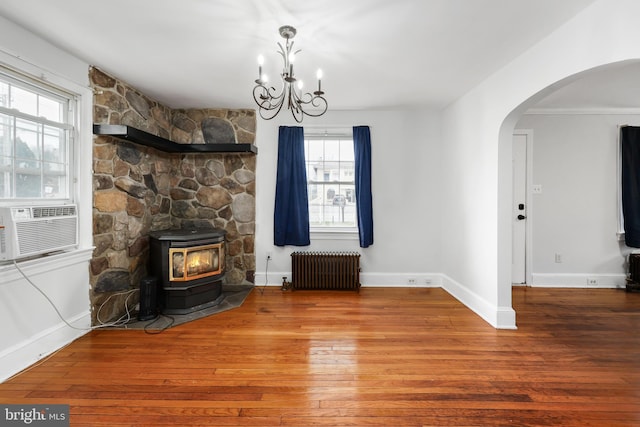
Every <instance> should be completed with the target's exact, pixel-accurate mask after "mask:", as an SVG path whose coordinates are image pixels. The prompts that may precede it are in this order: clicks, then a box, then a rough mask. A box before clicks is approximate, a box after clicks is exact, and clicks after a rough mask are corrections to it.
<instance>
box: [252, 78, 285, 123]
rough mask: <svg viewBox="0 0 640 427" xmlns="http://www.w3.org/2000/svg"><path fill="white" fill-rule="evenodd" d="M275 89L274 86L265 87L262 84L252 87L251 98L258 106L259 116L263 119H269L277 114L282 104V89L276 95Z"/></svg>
mask: <svg viewBox="0 0 640 427" xmlns="http://www.w3.org/2000/svg"><path fill="white" fill-rule="evenodd" d="M275 91H276V89H275V88H274V87H271V88H267V87H266V86H264V85H262V84H258V85H256V86H255V87H254V88H253V100H254V101H255V102H256V104H257V105H258V107H260V110H259V113H260V117H262V118H263V119H265V120H271V119H272V118H274V117H275V116H277V115H278V113H279V112H280V110H281V109H282V105H283V104H284V98H285V96H284V91H283V92H282V93H281V94H280V95H278V96H275Z"/></svg>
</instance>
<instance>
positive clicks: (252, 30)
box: [0, 0, 640, 109]
mask: <svg viewBox="0 0 640 427" xmlns="http://www.w3.org/2000/svg"><path fill="white" fill-rule="evenodd" d="M593 1H594V0H562V1H558V0H393V1H389V0H306V1H303V0H180V1H177V0H109V1H97V0H55V1H51V0H2V2H0V15H3V16H5V17H7V18H8V19H10V20H12V21H14V22H16V23H18V24H20V25H22V26H24V27H26V28H27V29H29V30H31V31H33V32H34V33H36V34H39V35H41V36H43V37H45V38H46V39H48V40H50V41H51V42H53V43H54V44H56V45H57V46H59V47H61V48H64V49H66V50H68V51H69V52H71V53H73V54H75V55H76V56H78V57H79V58H81V59H84V60H85V61H87V62H88V63H90V64H92V65H95V66H97V67H98V68H100V69H102V70H104V71H106V72H108V73H110V74H112V75H114V76H116V77H118V78H120V79H122V80H124V81H126V82H127V83H129V84H131V85H132V86H134V87H136V88H138V89H139V90H141V91H142V92H143V93H145V94H146V95H148V96H150V97H152V98H155V99H157V100H158V101H160V102H162V103H164V104H166V105H168V106H170V107H172V108H188V107H194V108H196V107H200V108H203V107H212V108H213V107H225V108H253V100H252V95H251V91H252V88H253V85H254V83H253V81H254V80H255V79H256V77H257V65H256V57H257V56H258V54H260V53H262V54H264V56H265V58H266V61H267V64H266V65H265V70H266V72H267V73H269V74H270V75H271V76H275V75H276V74H277V72H278V70H277V64H279V55H277V53H276V42H278V41H280V40H281V39H280V37H279V35H278V31H277V30H278V27H280V26H281V25H285V24H287V25H293V26H294V27H296V28H297V29H298V35H297V36H296V38H295V40H294V41H295V44H296V47H297V48H301V49H302V52H301V53H300V54H299V56H298V59H297V61H296V67H297V72H296V74H297V75H298V77H299V78H302V79H305V78H306V84H307V88H309V87H310V86H313V85H315V82H314V79H315V70H316V69H317V68H322V70H323V72H324V78H323V90H325V91H326V96H327V99H328V101H329V108H330V109H388V108H398V107H406V106H412V107H416V106H420V107H422V106H424V107H436V108H441V107H444V106H446V105H447V104H449V103H451V102H452V101H454V100H455V99H457V98H458V97H460V96H461V95H462V94H464V93H465V92H466V91H468V90H470V89H471V88H473V87H474V86H475V85H477V84H478V83H479V82H481V81H482V80H483V79H485V78H486V77H488V76H489V75H491V74H492V73H493V72H495V71H496V70H498V69H499V68H501V67H503V66H504V65H506V64H507V63H509V62H510V61H511V60H513V59H514V58H515V57H517V56H518V55H519V54H520V53H521V52H523V51H524V50H526V49H527V48H528V47H530V46H532V45H533V44H535V43H536V42H537V41H539V40H540V39H542V38H543V37H544V36H546V35H547V34H548V33H550V32H551V31H553V30H554V29H555V28H557V27H558V26H560V25H562V23H564V22H566V21H567V20H568V19H570V18H571V17H572V16H574V15H575V14H577V13H578V12H580V10H582V9H583V8H585V7H587V6H589V5H590V4H591V3H593ZM270 66H271V67H273V70H271V68H270ZM270 70H271V71H270ZM631 74H632V75H633V74H637V69H634V70H633V71H631ZM625 77H629V73H627V74H625ZM594 78H595V77H594ZM601 79H602V77H601ZM272 80H273V79H272ZM604 81H605V82H609V83H610V79H605V80H604ZM589 84H590V87H593V84H594V83H593V82H590V83H589ZM608 90H609V91H610V90H611V88H609V89H608ZM582 92H583V89H580V88H578V89H576V91H574V92H571V93H570V95H572V96H578V95H582V96H583V97H584V94H583V93H582ZM638 93H639V94H640V88H639V92H638ZM636 98H637V97H636ZM582 101H584V100H582ZM545 102H547V103H548V104H549V106H554V107H557V106H558V105H559V104H561V103H562V102H568V100H567V99H553V98H548V99H547V100H545ZM589 102H600V101H593V100H591V101H589Z"/></svg>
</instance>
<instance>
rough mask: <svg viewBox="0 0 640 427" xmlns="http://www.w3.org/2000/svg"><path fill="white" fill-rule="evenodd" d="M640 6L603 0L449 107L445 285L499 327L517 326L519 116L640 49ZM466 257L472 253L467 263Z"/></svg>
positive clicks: (630, 0)
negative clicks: (514, 174) (514, 143)
mask: <svg viewBox="0 0 640 427" xmlns="http://www.w3.org/2000/svg"><path fill="white" fill-rule="evenodd" d="M638 12H640V3H638V2H635V1H633V0H615V1H612V0H598V1H596V2H595V3H593V4H592V5H591V6H589V7H588V8H586V9H585V10H584V11H583V12H581V13H580V14H578V15H577V16H576V17H575V18H573V19H572V20H570V21H568V22H567V23H566V24H564V25H563V26H562V27H560V28H559V29H558V30H556V31H555V32H553V33H552V34H550V35H549V36H548V37H547V38H545V39H544V40H542V41H541V42H540V43H538V44H537V45H535V46H533V47H532V48H531V49H529V50H528V51H526V52H524V53H523V54H522V55H521V56H520V57H518V58H517V59H516V60H514V61H513V62H511V63H510V64H508V65H507V66H505V67H504V68H503V69H501V70H499V71H498V72H496V73H495V74H493V75H492V76H491V77H489V78H488V79H486V80H485V81H484V82H482V83H481V84H480V85H478V86H477V87H475V88H474V89H473V90H472V91H470V92H469V93H467V94H466V95H465V96H463V97H462V98H461V99H460V100H458V101H457V102H455V103H454V104H452V105H451V106H450V107H449V108H447V109H446V110H445V112H444V121H443V129H446V130H447V132H445V133H443V140H444V147H443V151H444V155H443V171H444V181H445V182H447V185H448V191H446V192H445V197H444V200H443V212H446V213H449V214H448V215H444V214H443V227H444V228H445V229H446V230H448V232H449V233H450V239H448V240H447V239H444V240H443V267H444V274H445V283H444V286H445V288H446V289H448V290H449V291H450V292H451V293H452V294H454V295H455V296H457V297H458V298H459V299H460V300H461V301H463V302H465V304H466V305H467V306H469V307H470V308H472V309H473V310H474V311H476V312H477V313H478V314H479V315H480V316H482V317H483V318H485V319H486V320H487V321H488V322H489V323H491V324H492V325H494V326H496V327H501V328H514V327H515V326H516V325H515V313H514V312H513V310H512V309H511V283H510V282H511V274H510V273H511V180H512V178H511V139H512V136H511V135H512V133H513V129H514V126H515V122H516V121H517V119H518V118H519V116H520V115H521V114H522V113H523V112H524V111H525V110H526V109H527V108H528V107H529V106H531V105H533V104H534V103H535V102H536V101H537V100H538V99H540V98H542V97H543V96H544V95H546V94H547V93H549V92H550V91H552V90H553V87H554V86H553V85H556V87H557V86H561V85H562V84H564V83H565V82H568V80H566V79H567V78H570V77H571V76H577V75H578V74H579V73H580V72H583V71H585V70H589V69H591V68H595V67H598V66H602V65H605V64H610V63H614V62H617V61H624V60H631V59H636V58H640V44H638V43H637V40H639V39H640V27H638V26H637V25H635V24H634V16H636V15H637V13H638ZM454 191H458V194H459V197H458V196H453V195H451V193H452V192H454ZM472 207H473V208H474V209H473V210H470V209H471V208H472ZM469 212H473V214H472V215H469ZM461 257H464V258H465V259H470V261H469V262H468V263H464V264H461V263H460V262H458V260H459V259H461ZM467 257H469V258H467Z"/></svg>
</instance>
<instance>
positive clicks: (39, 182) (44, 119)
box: [0, 68, 75, 201]
mask: <svg viewBox="0 0 640 427" xmlns="http://www.w3.org/2000/svg"><path fill="white" fill-rule="evenodd" d="M74 105H75V102H73V96H72V95H70V94H68V93H65V92H63V91H60V90H58V89H56V88H53V87H50V86H49V85H47V84H45V83H42V82H39V81H36V80H33V79H30V78H28V77H26V76H22V75H20V74H17V73H13V72H11V71H9V70H6V69H4V68H0V199H3V200H23V201H25V200H39V199H47V200H68V199H69V198H70V197H71V196H70V195H71V177H70V164H72V162H71V153H72V152H73V150H72V147H71V144H72V140H71V136H72V135H73V129H74V117H75V115H74V111H73V108H74Z"/></svg>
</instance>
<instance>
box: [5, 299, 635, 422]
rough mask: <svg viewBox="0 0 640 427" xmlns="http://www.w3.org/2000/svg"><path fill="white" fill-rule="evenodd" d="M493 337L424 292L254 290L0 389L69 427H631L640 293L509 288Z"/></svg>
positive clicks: (92, 343) (10, 399)
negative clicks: (230, 306)
mask: <svg viewBox="0 0 640 427" xmlns="http://www.w3.org/2000/svg"><path fill="white" fill-rule="evenodd" d="M513 304H514V308H515V310H516V312H517V323H518V330H515V331H510V330H496V329H494V328H492V327H491V326H489V325H488V324H487V323H486V322H484V321H483V320H482V319H480V318H479V317H478V316H476V315H475V314H474V313H472V312H471V311H469V310H468V309H467V308H466V307H464V306H463V305H462V304H460V303H459V302H458V301H456V300H455V299H454V298H452V297H451V296H450V295H448V294H447V293H446V292H445V291H443V290H441V289H437V288H423V289H420V288H362V289H361V290H360V293H355V292H333V291H297V292H282V291H280V290H279V289H277V288H266V289H264V291H263V292H260V291H259V290H254V291H253V292H252V293H251V295H249V297H248V298H247V300H246V301H245V303H244V304H243V305H242V307H239V308H237V309H234V310H231V311H227V312H223V313H220V314H217V315H213V316H209V317H207V318H204V319H200V320H197V321H193V322H190V323H187V324H184V325H180V326H178V327H174V328H171V329H169V330H167V331H164V332H163V333H161V334H146V333H145V332H144V331H140V330H96V331H93V332H91V333H89V334H87V335H85V336H84V337H82V338H80V339H78V340H76V341H75V342H73V343H72V344H71V345H69V346H67V347H65V348H63V349H61V350H60V351H59V352H57V353H56V354H54V355H53V356H51V357H50V358H48V359H47V360H45V361H43V362H41V363H39V364H36V365H34V366H33V367H31V368H30V369H28V370H26V371H25V372H24V373H22V374H20V375H18V376H16V377H14V378H12V379H10V380H8V381H6V382H5V383H3V384H0V402H2V403H22V404H42V403H46V404H56V403H60V404H69V405H70V411H71V425H72V426H109V427H118V426H184V427H190V426H262V427H266V426H341V425H350V426H514V425H518V426H568V427H571V426H580V427H583V426H637V425H640V334H639V333H638V331H640V294H631V293H626V292H624V291H622V290H613V289H539V288H534V289H532V288H522V287H519V288H514V290H513Z"/></svg>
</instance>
